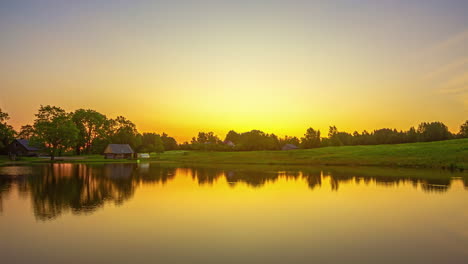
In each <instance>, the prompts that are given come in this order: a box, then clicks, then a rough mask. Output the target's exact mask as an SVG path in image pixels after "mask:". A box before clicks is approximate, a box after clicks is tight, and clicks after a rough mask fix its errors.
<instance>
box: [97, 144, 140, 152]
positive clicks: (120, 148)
mask: <svg viewBox="0 0 468 264" xmlns="http://www.w3.org/2000/svg"><path fill="white" fill-rule="evenodd" d="M133 153H134V152H133V149H132V147H130V145H128V144H109V145H107V147H106V150H104V154H133Z"/></svg>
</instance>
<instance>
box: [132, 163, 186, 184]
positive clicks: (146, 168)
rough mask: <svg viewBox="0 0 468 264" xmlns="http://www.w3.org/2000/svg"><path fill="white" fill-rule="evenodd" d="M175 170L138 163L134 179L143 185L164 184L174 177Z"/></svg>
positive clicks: (158, 165) (157, 165)
mask: <svg viewBox="0 0 468 264" xmlns="http://www.w3.org/2000/svg"><path fill="white" fill-rule="evenodd" d="M176 170H177V169H176V168H172V167H164V166H161V165H160V164H150V163H140V164H138V168H137V172H138V173H137V174H135V175H136V176H137V178H136V179H138V180H139V181H141V182H143V183H166V182H168V181H170V180H173V179H174V178H175V176H176Z"/></svg>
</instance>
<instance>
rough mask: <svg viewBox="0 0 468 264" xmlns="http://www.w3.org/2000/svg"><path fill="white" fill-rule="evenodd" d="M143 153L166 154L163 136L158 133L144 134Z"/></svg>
mask: <svg viewBox="0 0 468 264" xmlns="http://www.w3.org/2000/svg"><path fill="white" fill-rule="evenodd" d="M141 143H142V145H141V147H140V150H141V151H147V152H149V153H151V152H156V153H162V152H164V145H163V142H162V140H161V136H160V135H158V134H156V133H143V135H142V137H141Z"/></svg>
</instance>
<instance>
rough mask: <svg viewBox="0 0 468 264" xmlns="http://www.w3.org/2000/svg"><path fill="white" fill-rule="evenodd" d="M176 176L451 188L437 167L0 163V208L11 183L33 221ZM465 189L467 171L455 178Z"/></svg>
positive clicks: (125, 196) (118, 199) (120, 199)
mask: <svg viewBox="0 0 468 264" xmlns="http://www.w3.org/2000/svg"><path fill="white" fill-rule="evenodd" d="M176 175H188V176H189V177H191V178H192V179H193V180H194V181H196V182H198V184H199V185H213V184H215V183H216V182H217V181H219V180H225V181H226V182H227V184H229V186H231V187H232V188H235V187H236V186H237V185H238V184H245V185H247V186H250V187H252V188H260V187H262V186H264V185H265V184H267V183H274V182H276V181H278V180H279V179H288V180H294V181H303V182H304V183H305V184H307V185H308V187H309V188H310V190H315V189H319V188H321V187H322V184H323V182H324V181H329V182H330V186H331V189H332V190H333V191H339V189H340V185H342V184H345V183H350V182H353V183H355V184H370V183H375V184H376V185H380V186H388V187H395V186H399V185H400V184H408V183H409V184H411V185H412V186H413V187H414V188H420V189H421V190H423V191H425V192H437V193H443V192H446V191H447V190H449V189H450V186H451V184H452V182H453V181H454V177H453V176H456V175H451V174H447V173H446V172H439V171H419V170H396V169H375V168H366V169H363V168H282V167H271V166H253V167H252V166H247V167H239V166H230V167H229V166H227V167H226V166H225V167H223V168H220V167H216V168H213V167H175V166H174V165H172V166H171V165H161V164H150V163H143V164H104V165H85V164H47V165H40V166H23V167H18V166H17V167H3V168H0V213H1V212H2V211H3V203H4V202H5V201H4V200H5V199H4V197H7V196H8V195H9V193H10V192H11V191H12V189H14V187H16V189H17V190H18V193H19V194H20V195H21V196H23V197H30V199H31V203H32V207H33V211H34V215H35V217H36V218H37V219H38V220H50V219H54V218H56V217H58V216H60V215H61V214H63V213H64V212H67V211H71V212H72V213H74V214H83V213H91V212H93V211H95V210H97V209H98V208H101V207H103V206H104V205H105V204H106V203H113V204H115V205H120V204H122V203H124V202H125V201H127V200H129V199H130V198H131V197H132V196H133V195H134V193H135V189H136V188H138V186H139V185H140V184H149V183H161V184H166V183H167V182H170V181H172V180H173V179H174V178H175V177H176ZM456 180H461V181H463V183H464V186H465V189H468V178H467V177H466V175H462V176H460V177H458V178H457V179H456Z"/></svg>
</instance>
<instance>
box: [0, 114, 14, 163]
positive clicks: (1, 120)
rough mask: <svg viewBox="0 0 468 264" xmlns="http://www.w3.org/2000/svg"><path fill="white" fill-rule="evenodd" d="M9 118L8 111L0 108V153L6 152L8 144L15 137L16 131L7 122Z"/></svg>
mask: <svg viewBox="0 0 468 264" xmlns="http://www.w3.org/2000/svg"><path fill="white" fill-rule="evenodd" d="M9 119H10V116H9V115H8V113H6V112H3V111H2V109H1V108H0V153H4V154H5V153H6V152H7V147H8V144H10V142H11V141H12V140H13V139H14V138H15V135H16V132H15V130H14V129H13V127H12V126H11V125H9V124H8V123H7V121H8V120H9Z"/></svg>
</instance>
